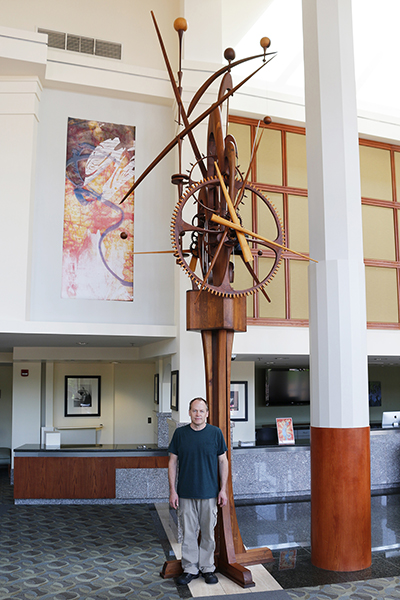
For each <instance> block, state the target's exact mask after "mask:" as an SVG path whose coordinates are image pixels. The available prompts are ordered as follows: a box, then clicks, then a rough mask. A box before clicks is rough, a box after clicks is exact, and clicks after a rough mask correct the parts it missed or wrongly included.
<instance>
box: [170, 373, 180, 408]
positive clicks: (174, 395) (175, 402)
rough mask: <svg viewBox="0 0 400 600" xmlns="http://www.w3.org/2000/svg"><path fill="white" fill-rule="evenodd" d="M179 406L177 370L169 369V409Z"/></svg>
mask: <svg viewBox="0 0 400 600" xmlns="http://www.w3.org/2000/svg"><path fill="white" fill-rule="evenodd" d="M178 407H179V371H171V410H178Z"/></svg>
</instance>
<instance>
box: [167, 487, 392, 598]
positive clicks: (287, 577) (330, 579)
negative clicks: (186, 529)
mask: <svg viewBox="0 0 400 600" xmlns="http://www.w3.org/2000/svg"><path fill="white" fill-rule="evenodd" d="M157 508H158V511H159V514H160V517H161V518H162V521H163V522H164V523H167V522H168V506H167V505H159V506H158V507H157ZM371 509H372V565H371V567H369V568H368V569H365V570H363V571H357V572H351V573H338V572H332V571H326V570H323V569H318V568H317V567H314V566H313V565H312V564H311V548H310V519H311V513H310V510H311V507H310V502H308V501H307V502H288V503H279V504H251V503H246V504H242V505H239V506H237V508H236V513H237V518H238V522H239V527H240V531H241V534H242V538H243V542H244V544H245V545H246V546H247V547H248V548H257V547H262V546H267V547H269V548H270V549H271V550H272V551H273V555H274V558H275V562H274V563H270V564H266V565H263V566H261V565H257V566H256V567H251V570H252V572H253V579H254V581H255V582H256V587H255V588H251V589H248V590H243V589H241V588H239V587H238V586H235V584H233V583H232V582H230V581H229V580H227V579H226V578H224V577H223V576H221V575H219V578H220V584H218V586H212V592H213V594H214V595H225V594H235V593H237V594H240V593H241V594H243V592H246V593H251V592H255V591H262V590H265V591H268V590H277V589H282V588H283V589H285V590H290V592H289V593H290V595H291V596H292V597H293V598H310V599H311V598H326V599H327V598H329V597H331V598H336V597H337V598H347V597H348V598H365V599H368V598H375V597H377V598H378V597H379V598H392V597H396V598H400V587H399V585H398V575H399V574H400V494H388V495H382V496H373V497H372V498H371ZM160 511H161V512H160ZM162 511H164V514H163V516H162V514H161V513H162ZM168 527H169V526H168V525H167V529H168ZM167 533H168V532H167ZM169 539H170V541H172V547H173V550H174V552H175V554H176V556H177V557H178V558H179V557H180V547H179V544H176V542H175V541H174V532H173V531H172V530H171V531H170V532H169ZM371 590H372V591H371ZM377 590H380V591H377ZM389 590H390V591H389ZM393 590H394V591H393ZM182 591H183V590H182ZM189 592H190V594H191V595H192V596H193V597H199V596H206V595H209V594H210V593H211V589H210V586H207V585H206V584H205V583H204V582H203V581H202V580H201V579H200V580H194V581H193V582H191V583H190V584H189V590H188V591H187V593H188V594H189ZM360 594H361V595H360ZM393 594H394V595H393Z"/></svg>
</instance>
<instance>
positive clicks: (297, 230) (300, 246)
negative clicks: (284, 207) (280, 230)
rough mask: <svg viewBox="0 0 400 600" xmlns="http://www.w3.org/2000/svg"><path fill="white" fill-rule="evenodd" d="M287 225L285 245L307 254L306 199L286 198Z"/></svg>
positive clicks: (300, 197)
mask: <svg viewBox="0 0 400 600" xmlns="http://www.w3.org/2000/svg"><path fill="white" fill-rule="evenodd" d="M288 223H289V226H288V232H287V240H286V245H287V246H289V248H291V249H292V250H296V251H297V252H302V253H307V252H308V251H309V236H308V199H307V198H305V197H302V196H289V197H288Z"/></svg>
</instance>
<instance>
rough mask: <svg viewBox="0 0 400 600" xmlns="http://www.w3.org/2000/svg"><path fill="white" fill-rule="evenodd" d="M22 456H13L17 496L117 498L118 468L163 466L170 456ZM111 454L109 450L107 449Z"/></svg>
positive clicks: (40, 497)
mask: <svg viewBox="0 0 400 600" xmlns="http://www.w3.org/2000/svg"><path fill="white" fill-rule="evenodd" d="M54 454H55V452H52V453H51V455H48V456H46V455H44V456H23V455H22V453H21V454H19V453H18V455H17V456H15V458H14V498H15V499H16V500H17V499H57V500H58V499H68V500H73V499H89V500H90V499H96V498H97V499H101V498H115V479H116V473H115V471H116V469H162V468H167V467H168V456H167V454H165V456H118V454H117V455H116V456H109V455H108V456H101V453H99V454H95V455H94V454H93V453H91V454H90V455H89V456H65V455H64V456H54ZM107 454H109V453H107Z"/></svg>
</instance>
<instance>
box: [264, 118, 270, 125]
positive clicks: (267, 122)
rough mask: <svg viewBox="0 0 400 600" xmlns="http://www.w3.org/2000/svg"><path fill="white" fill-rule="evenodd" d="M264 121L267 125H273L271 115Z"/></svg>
mask: <svg viewBox="0 0 400 600" xmlns="http://www.w3.org/2000/svg"><path fill="white" fill-rule="evenodd" d="M263 123H265V125H271V123H272V119H271V117H264V118H263Z"/></svg>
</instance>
